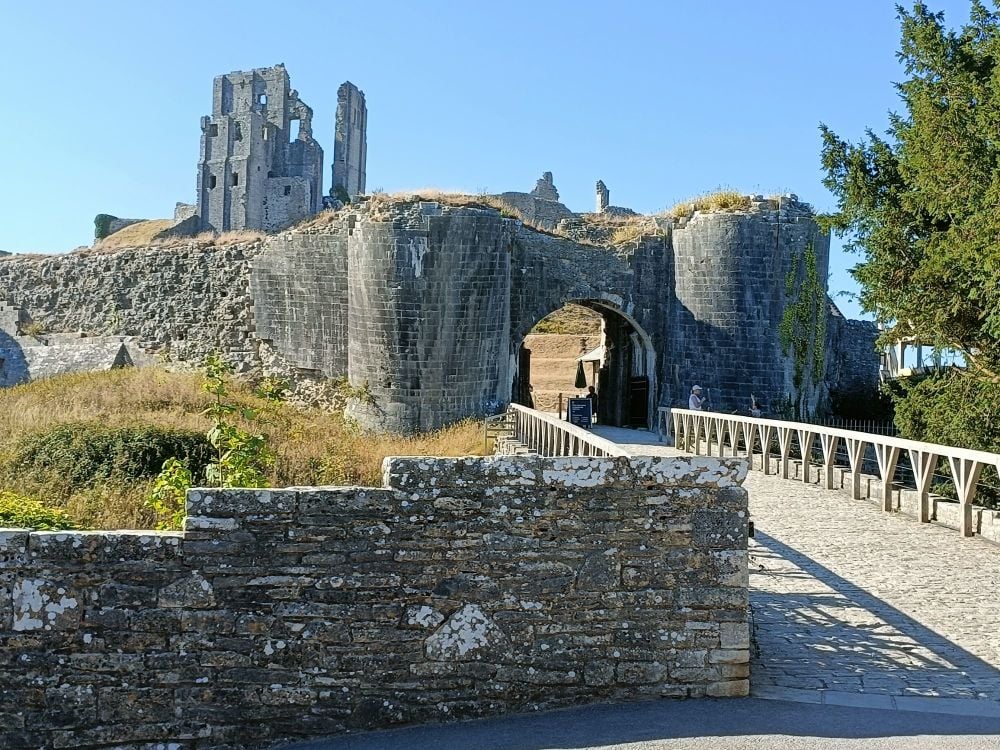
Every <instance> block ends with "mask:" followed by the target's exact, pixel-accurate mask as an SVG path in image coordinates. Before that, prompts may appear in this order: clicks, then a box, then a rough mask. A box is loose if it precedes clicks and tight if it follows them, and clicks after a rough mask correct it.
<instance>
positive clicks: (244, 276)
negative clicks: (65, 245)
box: [0, 242, 261, 371]
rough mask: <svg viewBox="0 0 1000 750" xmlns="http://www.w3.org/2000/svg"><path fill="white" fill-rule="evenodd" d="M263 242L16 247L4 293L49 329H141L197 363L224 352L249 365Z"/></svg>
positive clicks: (152, 345)
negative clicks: (254, 274)
mask: <svg viewBox="0 0 1000 750" xmlns="http://www.w3.org/2000/svg"><path fill="white" fill-rule="evenodd" d="M260 249H261V243H259V242H252V243H246V244H234V245H224V246H208V247H202V246H198V245H195V244H190V245H180V246H176V247H169V248H168V247H162V248H161V247H152V248H134V249H123V250H117V251H113V252H80V253H69V254H66V255H50V256H24V255H15V256H11V257H6V258H2V259H0V297H6V300H3V299H0V301H6V302H11V303H13V305H14V306H15V307H17V308H20V309H22V310H23V311H24V312H25V313H26V314H27V315H28V316H29V317H30V319H31V320H33V321H35V322H38V323H41V324H42V326H43V327H44V328H45V330H47V331H85V332H87V333H90V334H104V335H120V336H135V337H138V343H139V345H140V346H141V347H142V348H143V349H145V350H147V351H150V352H156V353H160V354H162V355H163V356H164V357H166V358H169V359H171V360H175V361H185V360H187V361H191V362H194V363H197V362H198V361H200V360H201V358H202V357H203V356H204V355H205V354H207V353H208V352H211V351H213V350H218V351H221V352H223V353H224V354H225V355H226V356H227V358H229V359H230V360H231V361H233V362H234V363H235V364H236V365H237V367H238V369H239V370H241V371H245V370H248V369H250V368H251V367H253V366H255V365H256V344H255V338H254V336H253V319H252V314H251V302H250V289H249V277H250V261H251V259H252V258H253V257H254V256H255V255H256V254H257V253H258V252H259V251H260ZM16 345H17V341H16V339H14V338H13V337H7V338H6V339H4V340H3V341H0V346H4V347H6V348H8V349H13V348H15V347H16ZM14 354H15V353H11V357H12V358H13V357H14Z"/></svg>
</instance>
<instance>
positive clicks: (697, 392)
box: [688, 385, 705, 411]
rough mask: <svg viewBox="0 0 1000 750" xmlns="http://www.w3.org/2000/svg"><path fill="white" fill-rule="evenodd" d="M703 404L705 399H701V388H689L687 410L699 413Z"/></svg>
mask: <svg viewBox="0 0 1000 750" xmlns="http://www.w3.org/2000/svg"><path fill="white" fill-rule="evenodd" d="M704 403H705V399H703V398H702V397H701V386H700V385H696V386H693V387H692V388H691V395H690V396H688V409H693V410H694V411H701V407H702V404H704Z"/></svg>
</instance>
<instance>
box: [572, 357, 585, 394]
mask: <svg viewBox="0 0 1000 750" xmlns="http://www.w3.org/2000/svg"><path fill="white" fill-rule="evenodd" d="M573 387H574V388H586V387H587V375H586V373H584V371H583V361H582V360H578V361H577V363H576V382H575V383H573Z"/></svg>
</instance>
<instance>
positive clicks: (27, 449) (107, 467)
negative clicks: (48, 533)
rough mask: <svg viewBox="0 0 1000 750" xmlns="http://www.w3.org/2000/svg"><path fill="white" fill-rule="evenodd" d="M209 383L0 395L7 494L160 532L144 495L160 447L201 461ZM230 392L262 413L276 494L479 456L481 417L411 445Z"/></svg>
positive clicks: (106, 377) (1, 473)
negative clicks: (429, 458) (393, 458)
mask: <svg viewBox="0 0 1000 750" xmlns="http://www.w3.org/2000/svg"><path fill="white" fill-rule="evenodd" d="M201 384H202V377H201V375H198V374H180V373H168V372H165V371H163V370H159V369H155V368H144V369H129V370H116V371H113V372H106V373H85V374H74V375H66V376H61V377H56V378H50V379H47V380H41V381H38V382H35V383H30V384H28V385H23V386H18V387H16V388H9V389H0V492H4V491H7V492H11V493H17V494H18V495H22V496H27V497H29V498H32V499H34V500H37V501H40V502H42V503H43V504H45V505H47V506H52V507H56V508H61V509H63V510H65V511H66V512H67V513H68V514H69V516H70V518H71V519H72V520H73V521H74V522H75V523H76V524H77V525H79V526H81V527H83V528H98V529H116V528H124V529H144V528H147V529H148V528H153V527H154V526H155V525H156V523H157V522H158V521H161V520H163V519H158V518H157V517H156V514H155V513H154V512H153V511H152V510H151V509H150V508H149V507H148V506H147V505H146V503H145V500H146V497H147V496H148V493H149V489H150V486H151V484H152V475H151V473H150V472H151V471H157V470H158V469H159V468H160V465H161V464H162V456H163V455H164V451H166V452H168V453H169V452H175V453H176V452H178V451H182V452H186V454H188V455H190V456H192V457H193V460H194V463H195V464H197V463H198V461H199V460H201V458H203V456H202V455H201V454H202V453H203V450H204V440H203V436H204V433H205V432H206V430H207V429H208V427H209V420H208V418H207V417H205V416H204V415H203V414H202V411H203V410H204V409H205V407H206V406H208V404H209V402H210V398H211V397H210V396H209V395H208V394H207V393H205V392H204V391H203V390H202V385H201ZM232 391H233V396H232V398H231V400H232V401H235V402H238V403H240V404H242V405H246V406H250V407H253V408H255V409H256V410H259V411H260V412H262V413H263V415H264V426H263V430H264V432H265V433H266V434H267V435H268V437H269V441H270V445H271V448H272V450H273V452H274V454H275V463H274V466H273V467H272V468H271V470H270V476H269V477H268V480H269V482H268V483H269V484H271V485H272V486H276V487H285V486H293V485H314V484H359V485H369V486H380V485H381V482H382V479H381V464H382V459H383V458H385V457H386V456H390V455H440V456H455V455H470V454H476V453H481V452H482V427H481V425H480V424H479V423H476V422H465V423H461V424H458V425H455V426H452V427H449V428H447V429H445V430H442V431H440V432H436V433H432V434H428V435H423V436H419V437H413V438H405V437H400V436H392V435H371V434H363V433H361V432H359V431H358V430H357V429H356V428H354V427H353V426H352V425H350V424H349V423H347V422H345V421H344V419H343V418H342V417H341V416H340V415H338V414H331V413H328V412H323V411H319V410H304V409H298V408H295V407H292V406H290V405H288V404H284V403H281V402H273V401H267V400H265V399H262V398H259V397H257V396H255V395H254V394H253V393H251V392H250V390H249V389H248V388H247V387H245V386H239V385H236V384H234V385H233V386H232ZM201 480H203V478H202V477H197V478H196V480H195V483H196V484H200V483H203V481H201Z"/></svg>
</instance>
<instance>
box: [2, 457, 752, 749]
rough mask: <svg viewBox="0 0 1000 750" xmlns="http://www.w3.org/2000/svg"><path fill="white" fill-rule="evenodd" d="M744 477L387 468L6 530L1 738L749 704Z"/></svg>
mask: <svg viewBox="0 0 1000 750" xmlns="http://www.w3.org/2000/svg"><path fill="white" fill-rule="evenodd" d="M745 474H746V464H745V461H743V460H740V459H721V460H720V459H711V458H705V457H683V458H654V457H642V458H615V459H611V458H601V459H598V458H556V459H543V458H537V457H532V458H528V457H516V458H510V457H493V458H464V459H436V458H395V459H387V462H386V473H385V476H386V486H385V488H383V489H363V488H300V489H289V490H193V491H192V492H191V493H190V494H189V496H188V514H189V515H188V519H187V531H185V532H184V533H183V534H181V533H154V532H124V533H106V532H33V533H29V532H26V531H17V530H13V531H11V530H7V531H3V532H0V664H2V667H0V695H3V697H4V700H3V701H2V703H0V746H2V747H4V748H9V749H10V750H15V749H18V748H32V749H35V748H52V747H77V748H94V747H105V746H111V745H114V746H115V747H150V746H151V744H147V743H175V744H173V745H171V747H176V748H178V749H180V748H194V747H197V748H216V747H240V748H247V747H256V746H259V745H265V744H266V743H267V742H268V741H270V740H274V739H278V738H286V737H297V736H309V735H321V734H337V733H342V732H345V731H351V730H357V729H371V728H379V727H386V726H389V725H393V724H400V723H408V722H427V721H443V720H454V719H459V718H464V717H472V716H484V715H493V714H499V713H502V712H506V711H525V710H532V709H537V708H549V707H554V706H561V705H569V704H575V703H586V702H594V701H603V700H632V699H637V698H654V697H662V696H666V697H699V696H705V695H709V696H740V695H746V694H747V691H748V687H749V684H748V658H749V653H748V649H749V632H748V625H747V536H746V532H747V496H746V491H745V490H743V489H742V487H740V483H741V482H742V480H743V478H744V476H745Z"/></svg>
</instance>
